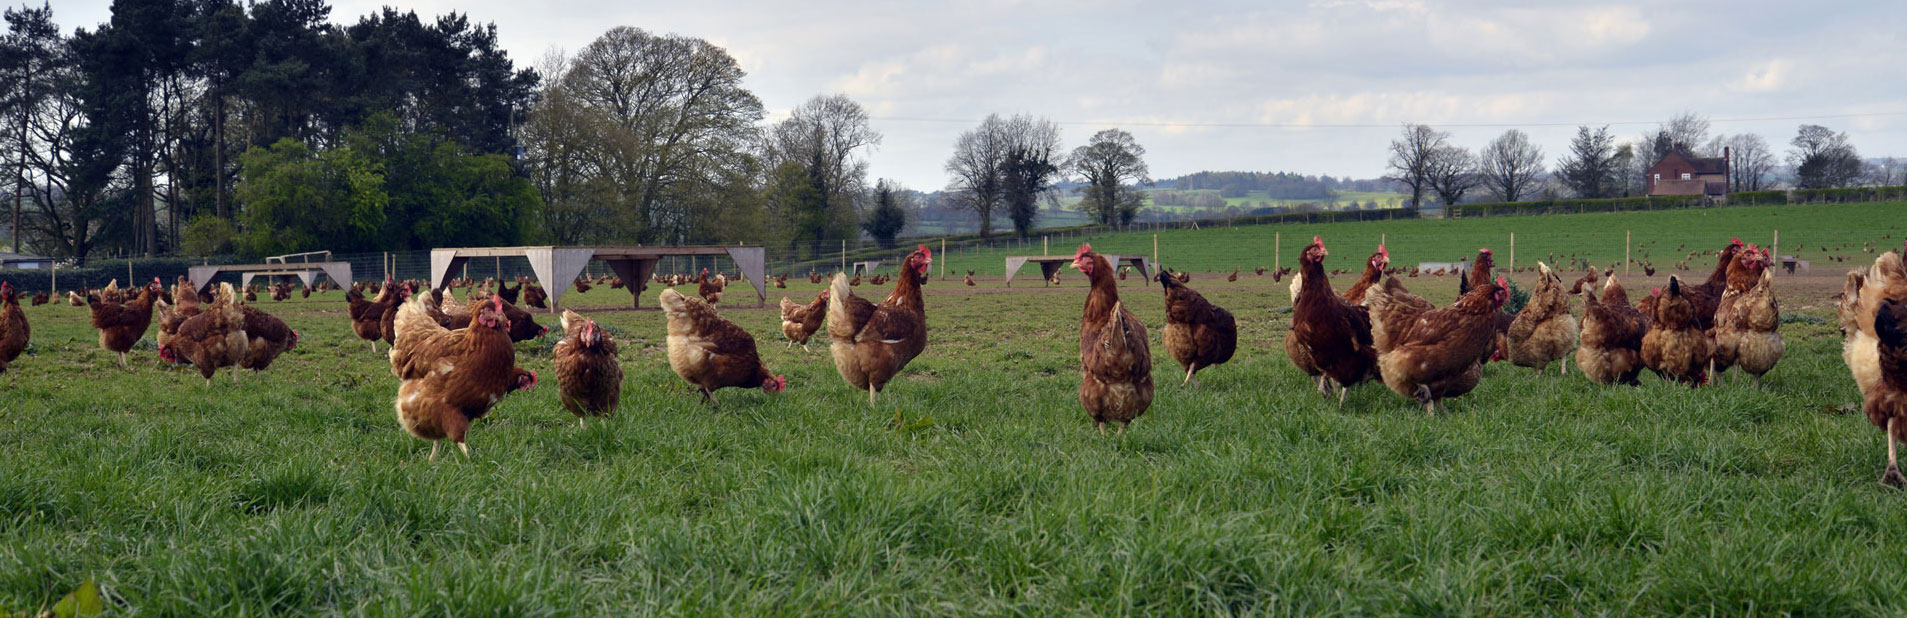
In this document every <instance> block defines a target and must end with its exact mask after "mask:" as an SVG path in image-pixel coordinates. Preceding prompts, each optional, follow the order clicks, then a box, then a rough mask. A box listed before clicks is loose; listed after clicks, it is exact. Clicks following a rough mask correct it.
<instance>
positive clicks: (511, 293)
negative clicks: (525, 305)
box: [497, 281, 523, 305]
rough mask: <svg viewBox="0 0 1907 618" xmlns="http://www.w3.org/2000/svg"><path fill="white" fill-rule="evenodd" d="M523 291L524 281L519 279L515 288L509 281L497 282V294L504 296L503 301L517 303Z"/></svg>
mask: <svg viewBox="0 0 1907 618" xmlns="http://www.w3.org/2000/svg"><path fill="white" fill-rule="evenodd" d="M522 293H523V282H522V281H518V282H517V284H516V287H514V288H513V287H510V284H508V283H499V284H497V296H501V297H503V302H506V303H510V304H512V305H514V304H516V303H517V299H518V298H520V297H519V296H518V295H519V294H522Z"/></svg>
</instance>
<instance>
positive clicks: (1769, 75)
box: [1729, 58, 1789, 92]
mask: <svg viewBox="0 0 1907 618" xmlns="http://www.w3.org/2000/svg"><path fill="white" fill-rule="evenodd" d="M1788 66H1789V63H1788V61H1787V60H1782V59H1779V58H1777V59H1774V60H1769V61H1768V62H1767V63H1764V64H1762V65H1761V66H1758V67H1755V68H1753V69H1750V70H1749V71H1748V73H1747V74H1746V75H1743V76H1741V79H1738V80H1735V83H1733V84H1730V85H1729V89H1730V90H1734V91H1735V92H1774V91H1777V90H1780V89H1781V87H1782V85H1783V82H1784V81H1785V78H1786V77H1787V76H1788Z"/></svg>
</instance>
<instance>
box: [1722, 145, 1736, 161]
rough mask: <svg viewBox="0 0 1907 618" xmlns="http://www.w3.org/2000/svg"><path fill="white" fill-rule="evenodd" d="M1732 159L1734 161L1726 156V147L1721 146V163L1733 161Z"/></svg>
mask: <svg viewBox="0 0 1907 618" xmlns="http://www.w3.org/2000/svg"><path fill="white" fill-rule="evenodd" d="M1733 159H1734V157H1730V156H1729V155H1728V147H1727V146H1723V147H1722V160H1723V161H1729V160H1733Z"/></svg>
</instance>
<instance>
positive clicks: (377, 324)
mask: <svg viewBox="0 0 1907 618" xmlns="http://www.w3.org/2000/svg"><path fill="white" fill-rule="evenodd" d="M385 281H386V282H387V283H388V282H389V281H390V278H389V277H386V278H385ZM396 292H397V286H394V285H384V286H380V287H379V288H378V292H377V298H376V299H373V300H369V301H367V300H364V290H363V289H362V286H360V285H358V284H352V285H351V289H350V290H349V291H346V292H345V293H344V302H345V307H346V309H347V311H348V313H349V314H350V316H351V332H353V333H357V336H358V338H359V339H363V340H365V341H369V342H371V352H373V353H375V352H377V342H378V341H380V340H382V339H384V313H385V311H386V310H388V309H390V308H392V307H395V306H397V303H396V302H395V300H394V298H393V296H394V295H395V294H396Z"/></svg>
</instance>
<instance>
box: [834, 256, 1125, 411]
mask: <svg viewBox="0 0 1907 618" xmlns="http://www.w3.org/2000/svg"><path fill="white" fill-rule="evenodd" d="M933 261H934V260H933V251H932V250H930V249H928V248H927V245H920V246H919V248H918V249H916V250H915V251H914V252H913V253H909V254H907V257H906V258H905V259H904V260H902V262H901V275H900V281H899V282H897V283H895V284H894V291H893V292H892V293H889V294H888V295H887V298H886V299H885V300H882V301H881V303H880V304H878V305H877V304H874V303H873V302H870V301H868V300H867V299H864V298H861V297H859V296H855V295H854V292H852V291H850V290H849V289H848V288H849V287H850V284H849V282H848V278H847V275H845V274H839V273H837V274H835V276H834V280H833V281H832V282H831V283H829V286H830V289H829V293H828V318H827V322H828V338H829V339H830V340H832V343H830V346H829V347H830V351H831V352H833V354H834V368H835V370H836V371H838V372H840V374H841V378H842V379H844V380H847V382H848V385H849V386H853V387H854V388H855V389H857V390H865V391H867V404H868V406H869V407H873V406H874V405H875V399H876V397H877V396H878V395H879V393H880V391H881V390H883V389H884V388H886V386H887V384H888V383H889V382H890V381H892V380H893V379H894V376H895V375H896V374H899V373H900V371H901V369H903V368H906V367H907V363H908V362H910V361H912V360H914V357H916V356H919V355H920V353H921V351H922V350H925V349H927V305H926V303H925V302H923V301H922V299H921V294H920V284H921V282H922V281H923V280H925V279H926V278H927V269H928V268H929V267H930V266H932V265H933ZM1107 274H1108V275H1109V276H1110V275H1111V273H1107Z"/></svg>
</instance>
